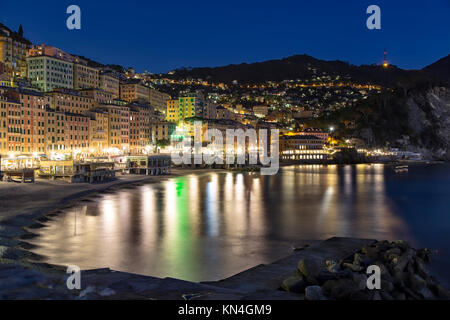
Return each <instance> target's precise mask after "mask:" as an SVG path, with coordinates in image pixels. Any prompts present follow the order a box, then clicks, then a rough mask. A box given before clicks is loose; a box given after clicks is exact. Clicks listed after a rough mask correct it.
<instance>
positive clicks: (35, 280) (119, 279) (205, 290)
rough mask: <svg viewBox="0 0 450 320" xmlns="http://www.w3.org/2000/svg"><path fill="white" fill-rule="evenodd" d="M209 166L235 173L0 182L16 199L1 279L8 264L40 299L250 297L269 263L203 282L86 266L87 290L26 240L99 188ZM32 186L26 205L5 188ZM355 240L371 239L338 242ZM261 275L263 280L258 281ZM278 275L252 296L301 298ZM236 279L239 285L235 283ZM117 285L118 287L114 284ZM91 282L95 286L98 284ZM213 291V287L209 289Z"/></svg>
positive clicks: (0, 238)
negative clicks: (73, 284)
mask: <svg viewBox="0 0 450 320" xmlns="http://www.w3.org/2000/svg"><path fill="white" fill-rule="evenodd" d="M238 171H239V170H238ZM210 172H235V173H236V171H229V170H224V169H174V170H173V174H172V175H168V176H119V177H118V178H117V179H116V180H114V181H111V182H107V183H103V184H94V185H90V184H85V183H83V184H69V183H66V182H60V181H56V182H54V181H52V182H47V181H41V180H37V183H36V184H13V183H0V200H1V201H2V202H6V207H8V205H11V203H12V204H15V205H16V207H15V209H16V210H15V211H13V212H9V213H8V214H6V215H5V216H4V215H3V213H2V215H1V216H0V274H2V276H0V279H1V278H2V277H4V275H5V270H6V271H7V273H6V274H9V277H8V278H7V279H2V281H3V280H5V281H8V280H10V279H9V278H12V279H17V280H15V281H16V282H17V281H18V282H19V283H22V282H24V281H25V282H27V281H29V283H28V284H27V286H26V287H25V288H26V291H29V290H31V291H32V292H33V294H35V295H36V298H38V299H39V298H40V297H42V296H43V295H45V297H46V298H50V299H80V298H81V299H108V297H110V296H109V295H108V294H105V292H106V291H105V292H103V291H102V290H103V289H104V290H106V289H111V290H112V291H114V292H115V294H114V295H111V299H145V298H148V297H147V296H146V295H147V294H150V296H152V297H153V298H155V299H163V300H165V299H177V298H178V299H179V298H181V296H182V294H181V293H182V292H184V293H193V292H199V291H200V292H202V294H203V297H204V298H207V299H209V298H217V299H221V298H222V297H226V298H231V299H236V300H240V299H243V298H249V296H248V292H247V293H246V292H244V291H245V290H243V289H242V290H241V288H240V286H241V285H242V286H243V287H248V286H254V283H253V278H254V277H259V274H260V270H261V268H263V269H266V267H261V266H255V267H253V268H251V269H249V270H247V271H244V272H242V273H239V274H237V275H234V276H232V277H230V278H228V279H223V280H220V281H216V282H199V283H195V282H189V281H183V280H178V279H170V278H165V279H160V278H156V277H151V276H143V275H135V274H129V273H125V272H117V271H113V270H110V269H96V270H87V271H82V273H83V279H84V280H85V279H86V278H87V280H88V281H86V283H89V284H90V285H89V286H87V287H85V285H83V289H84V290H82V291H74V292H71V291H68V290H67V287H66V284H65V281H66V279H67V277H68V275H67V274H66V266H62V265H52V264H48V263H46V262H45V258H44V257H40V256H38V255H36V254H34V253H32V252H31V250H32V249H33V245H32V244H30V243H28V242H27V239H31V238H33V237H35V236H36V234H34V233H33V230H35V229H38V228H41V227H43V226H44V225H43V224H42V223H45V222H47V221H49V220H51V219H52V217H54V216H56V215H58V214H60V213H61V211H62V210H65V209H68V208H71V207H73V206H75V205H76V204H77V203H79V202H80V201H83V200H89V199H91V198H92V197H96V196H98V195H99V194H101V193H105V192H107V193H110V192H116V191H119V190H120V189H123V188H134V187H138V186H142V185H145V184H153V183H160V182H163V181H165V180H167V179H171V178H176V177H180V176H186V175H190V174H204V173H210ZM62 186H64V187H65V188H61V187H62ZM33 187H34V188H37V189H36V191H35V192H36V194H35V195H34V197H38V198H39V201H38V203H37V204H36V203H34V202H33V200H32V198H33V196H30V195H26V194H25V195H22V196H25V197H27V196H28V198H29V199H28V201H32V202H33V203H32V206H31V207H30V206H27V205H26V204H25V203H24V202H20V200H21V199H15V198H14V197H13V196H11V195H9V194H8V192H6V193H4V192H2V191H4V190H6V189H8V188H11V189H13V192H17V190H20V189H25V190H27V189H30V188H33ZM63 189H64V191H63ZM49 192H50V193H53V194H52V196H51V197H46V196H45V195H46V194H47V193H49ZM9 193H11V192H9ZM49 200H50V202H49ZM17 203H22V205H21V206H17ZM42 203H44V204H46V205H45V206H39V204H42ZM33 204H34V205H33ZM342 241H344V240H342ZM354 241H357V242H358V243H359V244H358V245H360V244H361V242H360V241H363V242H365V241H367V240H362V239H352V240H350V239H347V240H345V241H344V242H343V243H342V247H341V245H339V247H340V248H341V249H343V248H345V249H350V248H353V246H352V245H350V244H351V243H353V242H354ZM371 241H373V240H371ZM327 243H328V244H327ZM316 246H325V248H327V250H328V249H331V248H332V247H333V246H331V245H330V243H329V240H328V242H327V241H321V240H317V245H313V246H312V248H314V247H316ZM355 248H356V247H355ZM352 250H353V249H352ZM308 251H309V250H308ZM303 252H305V251H304V250H303V249H300V251H299V252H293V253H292V254H291V255H290V256H288V257H286V258H285V259H282V260H280V261H285V262H284V263H283V265H285V266H283V267H282V268H281V267H280V268H278V267H277V268H276V270H277V272H278V271H279V272H280V273H282V274H283V276H285V270H284V268H285V267H287V266H289V268H292V266H294V267H295V261H296V260H297V259H298V256H297V254H298V253H303ZM333 252H334V251H333ZM277 264H279V262H274V263H273V265H274V266H276V265H277ZM267 266H271V265H267ZM270 268H273V267H270ZM291 270H292V269H291ZM280 276H281V274H280ZM263 278H264V277H263V276H261V279H263ZM261 279H260V280H259V281H260V282H261ZM280 279H281V277H280V278H278V277H277V278H276V279H267V281H266V282H267V284H268V287H267V288H264V289H265V290H267V291H265V295H266V296H262V295H261V293H258V294H257V295H256V296H254V294H256V293H252V294H251V295H250V297H256V298H258V299H259V298H274V299H276V298H282V299H297V298H298V297H293V296H292V295H290V294H288V293H284V292H283V293H282V292H280V291H277V289H276V288H275V285H276V283H278V282H279V280H280ZM84 280H83V283H84ZM0 282H1V281H0ZM128 282H131V283H134V284H135V285H136V287H134V286H133V285H131V287H133V289H127V290H124V289H121V288H122V286H126V287H127V288H128V287H129V286H128V285H127V283H128ZM13 283H14V281H13ZM119 283H120V285H119ZM228 283H230V286H229V285H228ZM261 283H262V282H261ZM156 284H157V285H158V286H160V287H161V289H160V291H159V292H155V293H153V292H152V291H151V293H148V292H149V291H148V290H150V289H151V288H153V287H154V286H155V285H156ZM235 284H236V287H235ZM238 284H239V286H237V285H238ZM116 285H117V287H115V286H116ZM172 285H176V286H179V290H178V289H177V292H176V293H177V294H178V296H175V293H173V294H172V293H171V292H169V289H167V288H168V287H170V286H172ZM43 286H44V287H46V286H47V287H48V288H47V287H46V288H43ZM3 287H4V286H2V285H1V284H0V300H1V299H3V298H4V297H6V298H7V299H9V298H10V297H12V298H13V299H14V297H15V296H14V294H16V293H17V295H18V296H17V297H20V298H22V297H23V295H22V292H21V291H20V290H23V288H22V289H20V290H19V289H17V288H16V289H15V290H16V291H14V288H15V287H11V290H12V296H9V293H8V294H7V295H5V294H4V293H3V294H2V289H3ZM162 287H164V288H162ZM238 287H239V290H237V291H236V288H238ZM55 288H56V289H55ZM92 288H97V289H95V290H94V289H92ZM99 288H103V289H99ZM138 288H145V290H147V291H146V292H147V293H146V294H145V295H143V292H139V289H138ZM269 289H270V290H269ZM52 290H53V291H52ZM92 290H94V291H92ZM258 290H259V289H258ZM19 291H20V292H19ZM91 291H92V292H91ZM102 292H103V293H102ZM211 292H213V293H212V294H211ZM32 298H33V297H32ZM25 299H26V296H25ZM199 299H202V298H199Z"/></svg>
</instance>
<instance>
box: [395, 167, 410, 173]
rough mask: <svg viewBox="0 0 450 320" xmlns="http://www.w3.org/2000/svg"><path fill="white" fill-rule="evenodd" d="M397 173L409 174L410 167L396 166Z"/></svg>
mask: <svg viewBox="0 0 450 320" xmlns="http://www.w3.org/2000/svg"><path fill="white" fill-rule="evenodd" d="M394 171H395V173H408V172H409V167H408V166H396V167H395V168H394Z"/></svg>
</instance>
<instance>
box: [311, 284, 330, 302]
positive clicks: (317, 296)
mask: <svg viewBox="0 0 450 320" xmlns="http://www.w3.org/2000/svg"><path fill="white" fill-rule="evenodd" d="M305 299H306V300H310V301H318V300H328V299H327V297H326V296H325V294H324V293H323V290H322V288H321V287H319V286H309V287H307V288H306V290H305Z"/></svg>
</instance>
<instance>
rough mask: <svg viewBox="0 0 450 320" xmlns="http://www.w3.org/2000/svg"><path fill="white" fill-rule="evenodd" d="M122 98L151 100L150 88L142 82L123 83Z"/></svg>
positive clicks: (133, 100)
mask: <svg viewBox="0 0 450 320" xmlns="http://www.w3.org/2000/svg"><path fill="white" fill-rule="evenodd" d="M120 99H122V100H125V101H128V102H139V103H148V102H149V88H148V87H145V86H143V85H141V84H140V83H122V84H121V85H120Z"/></svg>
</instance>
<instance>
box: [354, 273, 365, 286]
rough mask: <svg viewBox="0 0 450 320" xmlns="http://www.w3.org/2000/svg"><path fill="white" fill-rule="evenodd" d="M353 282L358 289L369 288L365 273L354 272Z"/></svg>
mask: <svg viewBox="0 0 450 320" xmlns="http://www.w3.org/2000/svg"><path fill="white" fill-rule="evenodd" d="M353 282H354V283H355V287H356V289H357V290H365V289H367V276H366V275H365V274H357V273H356V274H353Z"/></svg>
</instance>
